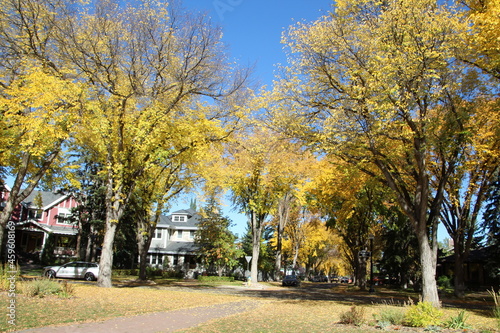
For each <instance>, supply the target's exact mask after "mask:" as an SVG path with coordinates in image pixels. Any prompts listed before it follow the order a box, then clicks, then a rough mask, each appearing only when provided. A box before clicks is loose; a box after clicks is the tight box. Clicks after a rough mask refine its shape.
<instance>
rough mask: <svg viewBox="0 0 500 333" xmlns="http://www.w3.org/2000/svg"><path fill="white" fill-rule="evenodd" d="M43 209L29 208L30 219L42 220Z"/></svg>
mask: <svg viewBox="0 0 500 333" xmlns="http://www.w3.org/2000/svg"><path fill="white" fill-rule="evenodd" d="M42 212H43V211H42V210H41V209H30V210H28V219H29V220H40V219H41V218H42Z"/></svg>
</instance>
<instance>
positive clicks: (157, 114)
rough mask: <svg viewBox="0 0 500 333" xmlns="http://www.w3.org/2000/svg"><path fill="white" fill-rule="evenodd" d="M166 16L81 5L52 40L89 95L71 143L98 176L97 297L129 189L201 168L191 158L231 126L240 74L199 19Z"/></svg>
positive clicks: (144, 8) (159, 5) (217, 34)
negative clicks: (164, 172)
mask: <svg viewBox="0 0 500 333" xmlns="http://www.w3.org/2000/svg"><path fill="white" fill-rule="evenodd" d="M173 9H174V8H173V7H171V5H170V4H168V3H166V2H163V1H143V2H141V3H140V4H137V6H128V5H127V6H123V5H121V4H119V3H116V2H114V1H106V0H103V1H97V2H95V4H87V3H85V4H82V5H81V6H80V7H79V8H78V11H69V12H68V15H67V16H66V17H65V20H64V22H63V24H62V25H61V26H60V27H59V30H58V31H60V41H59V47H60V49H61V56H62V59H63V61H64V63H67V64H69V66H71V68H72V70H73V71H74V72H75V73H76V74H75V75H77V77H78V81H80V82H84V83H85V84H86V85H87V86H88V89H89V96H88V98H87V100H86V103H85V104H84V105H83V111H82V118H83V119H84V121H82V122H81V125H80V126H79V128H78V133H77V135H76V142H77V144H79V145H81V146H82V147H84V148H85V149H87V150H88V151H89V152H90V153H89V154H91V155H92V156H94V157H95V159H96V161H97V162H99V163H100V164H101V165H103V166H104V169H103V171H102V172H101V174H100V176H101V177H102V178H103V179H104V182H105V184H106V221H105V235H104V241H103V244H102V255H101V260H100V274H99V278H98V285H99V286H102V287H111V270H112V261H113V244H114V238H115V233H116V230H117V227H118V225H119V224H120V223H121V220H122V216H123V213H124V211H125V209H126V207H127V205H128V203H129V200H130V198H131V195H132V194H133V193H134V190H135V188H136V187H137V185H138V182H139V181H141V179H144V178H145V179H147V178H148V177H153V175H154V172H155V171H154V170H157V168H158V167H159V168H161V167H162V165H169V164H170V163H173V164H174V165H182V164H183V160H184V159H186V160H187V159H190V156H197V157H198V158H203V154H198V153H197V152H198V151H199V150H198V149H199V148H200V147H203V146H205V145H209V144H210V143H211V142H214V141H218V140H222V139H223V138H224V137H226V136H227V135H228V132H230V131H231V130H232V128H233V125H234V124H235V123H236V122H237V118H238V112H239V107H238V103H240V102H241V101H240V98H239V92H240V91H242V90H243V88H244V87H243V83H244V81H245V78H246V72H239V71H237V70H236V69H234V68H233V67H232V66H231V65H230V64H229V62H228V61H227V58H226V56H225V55H224V45H223V44H222V42H221V36H222V35H221V31H220V30H219V29H216V28H214V27H213V26H212V25H211V24H210V22H209V20H208V18H207V17H204V16H190V15H188V14H184V13H183V14H181V13H182V12H181V9H179V11H178V10H177V8H176V10H173ZM151 170H153V172H151ZM151 186H155V184H152V185H151ZM158 186H159V188H161V187H162V185H161V184H159V185H158ZM136 193H137V192H136Z"/></svg>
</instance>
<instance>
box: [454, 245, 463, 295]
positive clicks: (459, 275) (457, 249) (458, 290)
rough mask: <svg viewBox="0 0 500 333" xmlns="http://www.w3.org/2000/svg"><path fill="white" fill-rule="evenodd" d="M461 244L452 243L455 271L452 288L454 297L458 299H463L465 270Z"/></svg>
mask: <svg viewBox="0 0 500 333" xmlns="http://www.w3.org/2000/svg"><path fill="white" fill-rule="evenodd" d="M460 245H461V244H459V243H456V242H454V246H453V247H454V259H455V269H454V273H455V275H454V287H455V296H457V297H458V298H464V297H465V270H464V261H465V258H466V257H465V253H464V251H463V248H462V246H460Z"/></svg>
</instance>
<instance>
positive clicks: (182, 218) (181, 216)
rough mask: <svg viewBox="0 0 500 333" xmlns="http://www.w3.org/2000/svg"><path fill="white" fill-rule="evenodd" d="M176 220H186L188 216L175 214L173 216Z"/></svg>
mask: <svg viewBox="0 0 500 333" xmlns="http://www.w3.org/2000/svg"><path fill="white" fill-rule="evenodd" d="M173 219H174V222H186V220H187V219H186V216H185V215H174V216H173Z"/></svg>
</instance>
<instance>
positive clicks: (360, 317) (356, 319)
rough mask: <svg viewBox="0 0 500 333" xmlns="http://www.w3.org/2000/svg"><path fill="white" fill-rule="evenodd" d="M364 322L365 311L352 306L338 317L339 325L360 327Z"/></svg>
mask: <svg viewBox="0 0 500 333" xmlns="http://www.w3.org/2000/svg"><path fill="white" fill-rule="evenodd" d="M364 322H365V309H364V308H361V307H356V306H353V307H351V309H350V310H349V311H347V312H344V313H342V314H341V315H340V323H341V324H348V325H356V326H361V325H362V324H363V323H364Z"/></svg>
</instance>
